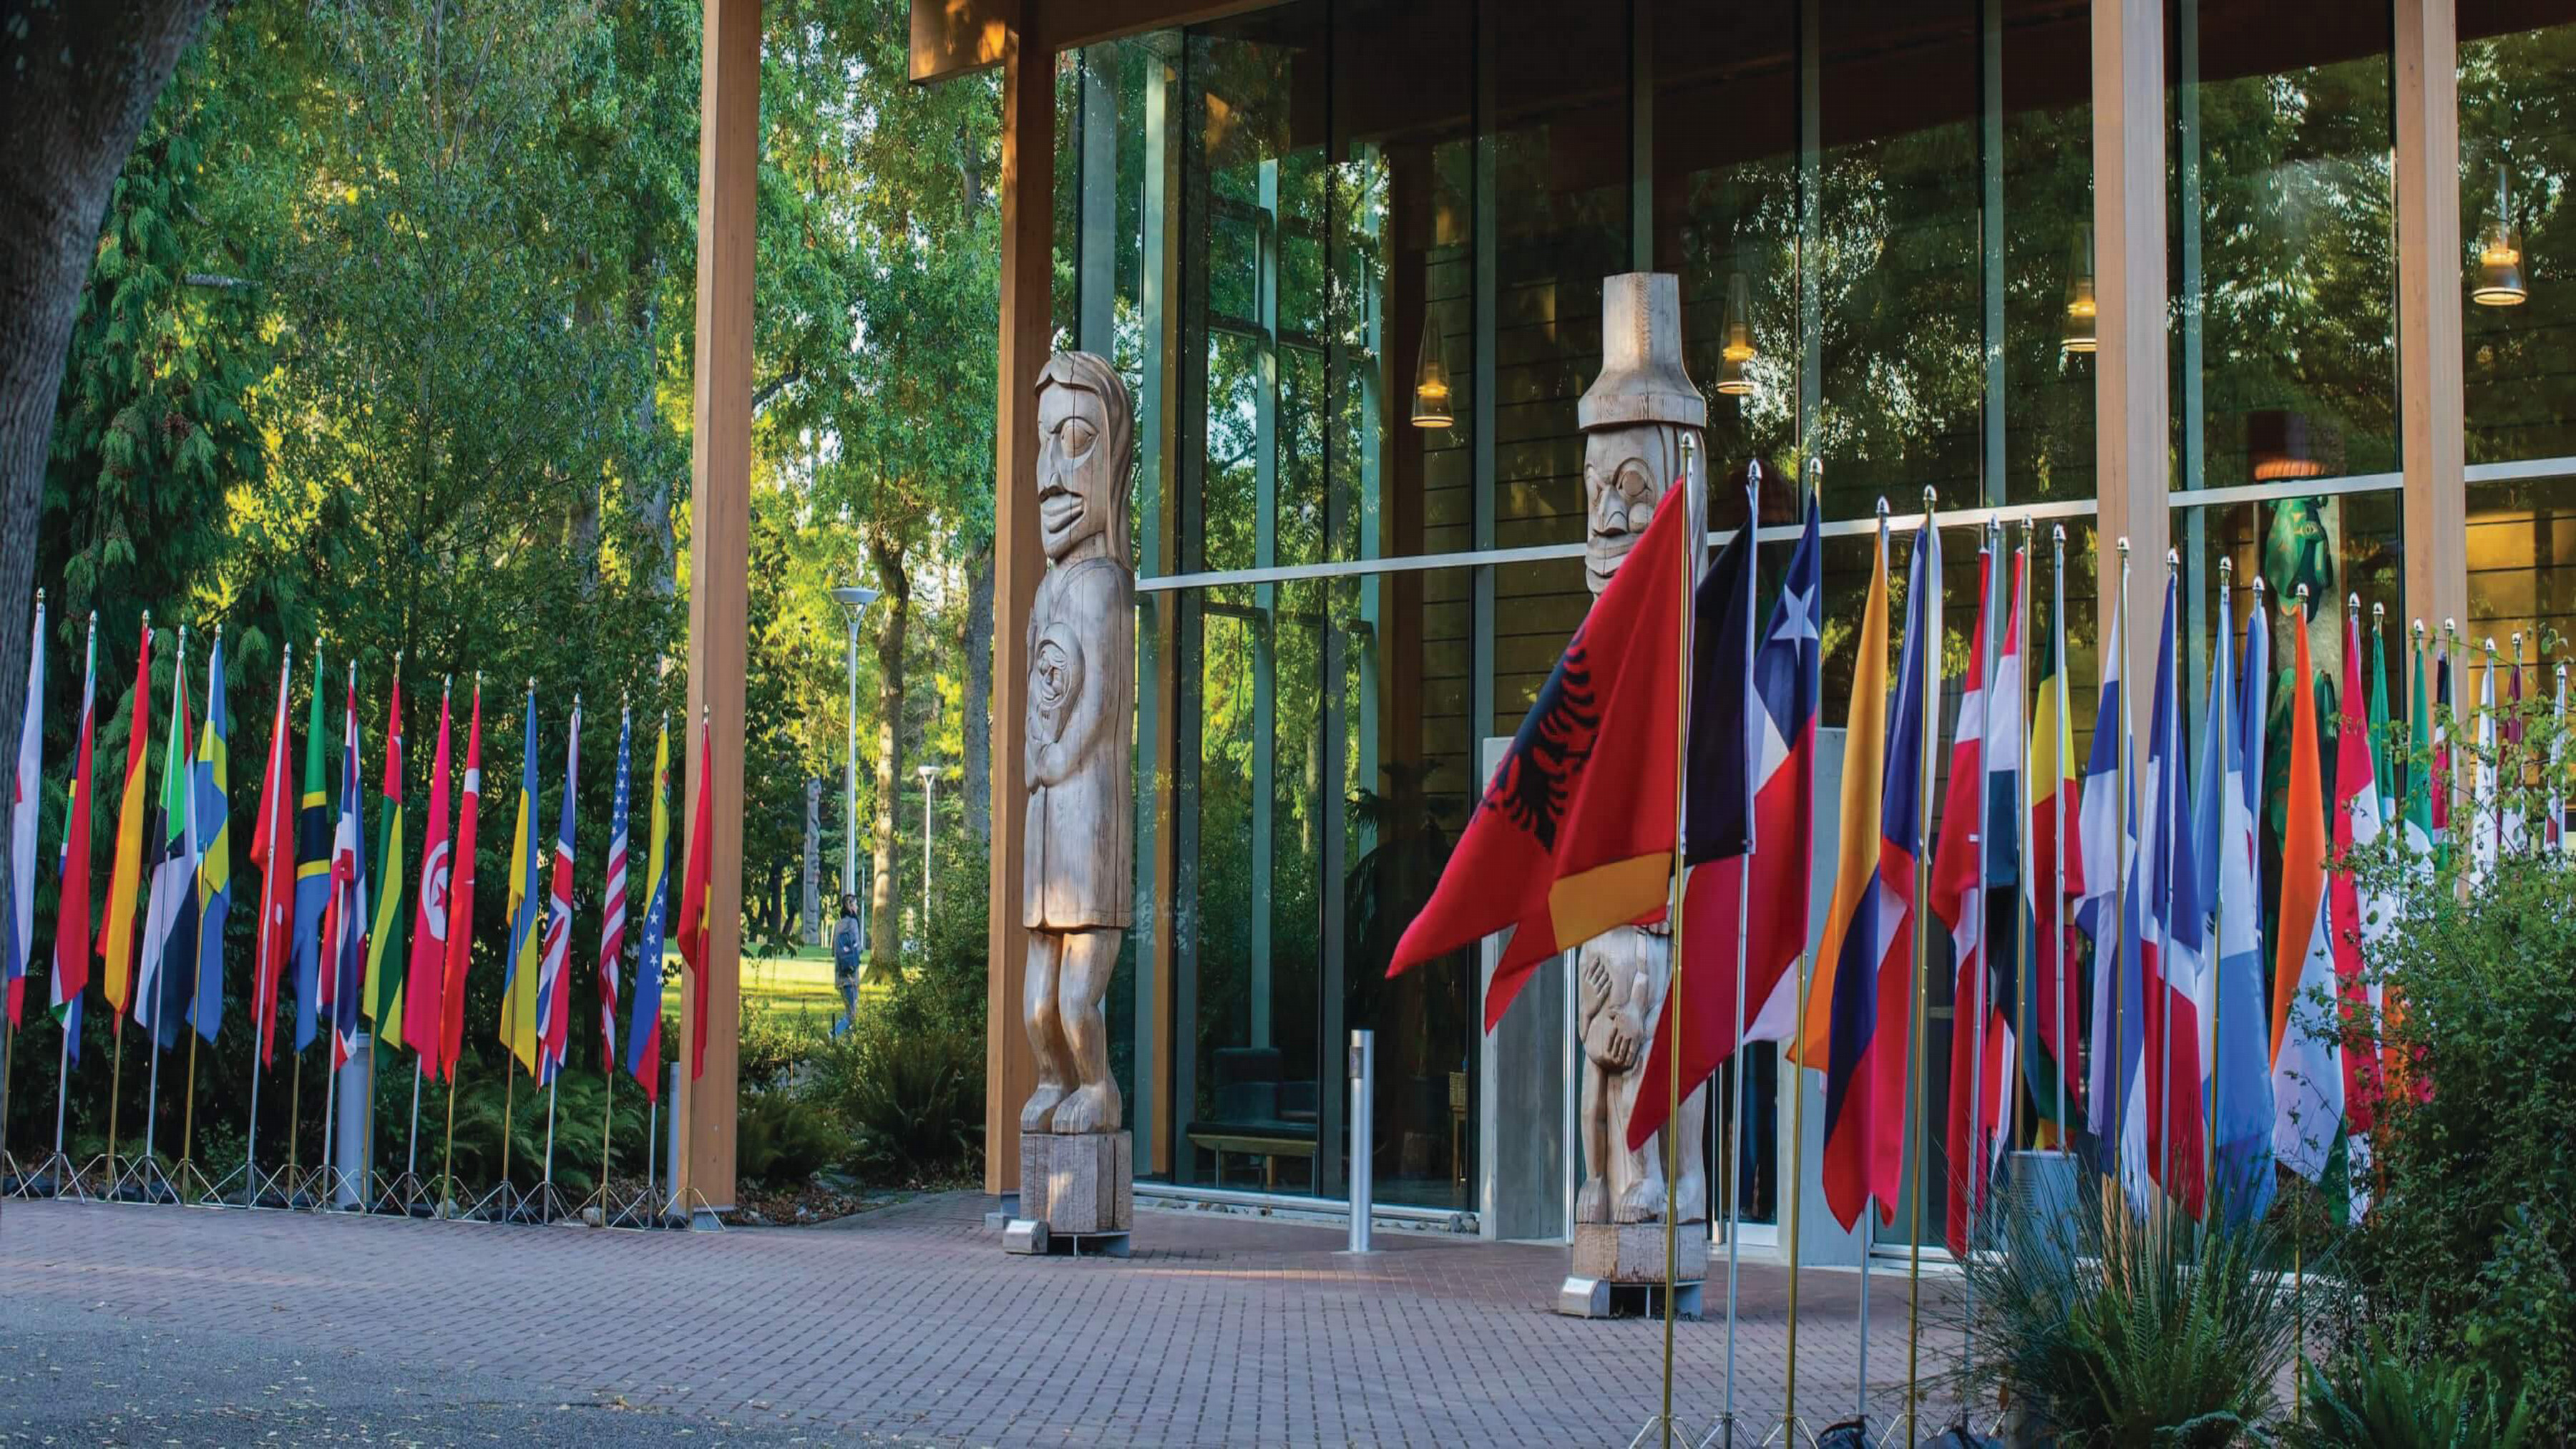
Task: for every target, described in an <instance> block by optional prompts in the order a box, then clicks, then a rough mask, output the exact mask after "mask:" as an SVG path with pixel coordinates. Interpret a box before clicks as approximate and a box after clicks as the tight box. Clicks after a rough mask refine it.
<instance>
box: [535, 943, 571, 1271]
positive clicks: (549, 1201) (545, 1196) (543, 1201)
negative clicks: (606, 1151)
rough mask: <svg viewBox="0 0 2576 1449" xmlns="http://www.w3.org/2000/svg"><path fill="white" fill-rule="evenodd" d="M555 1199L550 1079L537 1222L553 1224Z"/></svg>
mask: <svg viewBox="0 0 2576 1449" xmlns="http://www.w3.org/2000/svg"><path fill="white" fill-rule="evenodd" d="M565 934H566V935H567V936H569V935H570V934H571V932H570V930H569V929H567V930H566V932H565ZM564 965H565V968H566V972H567V974H569V972H570V968H571V965H572V963H571V962H569V961H567V962H565V963H564ZM562 984H563V983H562V982H560V981H558V982H557V983H556V986H557V987H558V988H560V987H561V986H562ZM539 1052H540V1054H542V1052H543V1047H542V1045H541V1046H540V1047H539ZM554 1199H555V1084H554V1082H553V1081H552V1080H551V1079H549V1080H548V1081H547V1082H546V1162H545V1175H544V1176H542V1177H540V1178H538V1179H537V1221H539V1222H551V1221H552V1220H553V1218H554Z"/></svg>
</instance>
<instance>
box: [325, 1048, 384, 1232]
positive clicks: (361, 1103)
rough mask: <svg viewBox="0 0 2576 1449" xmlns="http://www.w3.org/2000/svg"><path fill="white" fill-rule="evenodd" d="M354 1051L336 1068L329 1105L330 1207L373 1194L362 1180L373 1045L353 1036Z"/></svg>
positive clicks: (371, 1114) (371, 1106) (371, 1104)
mask: <svg viewBox="0 0 2576 1449" xmlns="http://www.w3.org/2000/svg"><path fill="white" fill-rule="evenodd" d="M357 1043H358V1045H357V1048H356V1050H354V1051H352V1052H351V1053H350V1054H349V1060H348V1061H346V1062H344V1063H342V1064H341V1067H340V1091H339V1095H338V1097H337V1098H336V1100H335V1101H334V1102H333V1107H334V1109H335V1110H336V1111H337V1112H338V1114H339V1118H340V1120H339V1121H337V1122H334V1123H332V1124H331V1165H332V1166H333V1167H335V1168H337V1169H339V1176H338V1177H337V1178H336V1179H335V1180H334V1182H333V1186H332V1192H331V1206H333V1207H335V1208H341V1209H344V1210H345V1209H349V1208H354V1207H356V1206H358V1205H359V1204H360V1203H361V1202H363V1201H364V1200H365V1199H366V1197H367V1196H368V1194H369V1193H371V1192H373V1191H374V1188H373V1186H372V1185H371V1184H369V1183H368V1182H367V1181H366V1176H367V1129H368V1127H369V1126H370V1125H371V1124H372V1123H373V1122H374V1120H375V1095H376V1094H375V1067H376V1049H375V1043H374V1041H373V1040H372V1039H370V1038H369V1036H368V1035H367V1033H365V1032H363V1031H362V1032H360V1033H358V1035H357Z"/></svg>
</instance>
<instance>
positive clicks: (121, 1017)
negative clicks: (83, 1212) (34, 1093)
mask: <svg viewBox="0 0 2576 1449" xmlns="http://www.w3.org/2000/svg"><path fill="white" fill-rule="evenodd" d="M108 1011H109V1012H110V1013H111V1014H110V1017H109V1021H110V1023H111V1024H110V1027H109V1030H108V1035H109V1036H111V1037H113V1038H115V1045H114V1048H113V1049H112V1051H111V1052H110V1054H109V1059H108V1064H107V1195H108V1196H109V1197H110V1198H114V1197H115V1196H116V1187H117V1180H118V1178H119V1177H120V1176H121V1174H119V1173H118V1172H117V1170H116V1127H117V1122H116V1113H117V1105H118V1098H119V1097H121V1096H122V1095H123V1094H124V1091H125V1013H123V1012H121V1011H118V1010H117V1009H116V1007H115V1005H114V1003H110V1004H109V1006H108ZM65 1070H66V1071H68V1070H69V1068H68V1067H67V1068H65ZM56 1115H57V1116H59V1115H60V1113H59V1112H57V1114H56Z"/></svg>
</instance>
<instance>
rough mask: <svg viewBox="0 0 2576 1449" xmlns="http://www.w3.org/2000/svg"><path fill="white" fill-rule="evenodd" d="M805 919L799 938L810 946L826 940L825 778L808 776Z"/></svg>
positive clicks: (806, 793) (806, 796) (804, 880)
mask: <svg viewBox="0 0 2576 1449" xmlns="http://www.w3.org/2000/svg"><path fill="white" fill-rule="evenodd" d="M804 866H805V874H804V877H803V881H802V884H803V885H804V887H805V919H804V921H803V922H802V923H801V924H802V926H803V930H802V931H801V932H799V934H798V939H799V940H801V941H803V942H804V943H805V944H806V945H808V946H819V945H822V944H823V782H822V781H821V780H819V779H816V778H813V777H811V776H808V777H807V778H806V781H805V860H804Z"/></svg>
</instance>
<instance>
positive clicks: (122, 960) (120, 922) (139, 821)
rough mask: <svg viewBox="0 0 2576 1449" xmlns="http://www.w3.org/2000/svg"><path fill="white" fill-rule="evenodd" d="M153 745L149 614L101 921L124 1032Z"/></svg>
mask: <svg viewBox="0 0 2576 1449" xmlns="http://www.w3.org/2000/svg"><path fill="white" fill-rule="evenodd" d="M151 747H152V616H151V615H150V614H146V615H144V616H143V642H142V643H141V644H139V645H137V646H136V651H135V658H134V698H133V713H132V714H131V715H130V716H129V718H128V722H127V725H126V736H125V795H124V798H123V803H122V804H120V805H118V806H117V810H116V855H115V857H114V859H115V864H114V865H112V866H111V867H110V868H109V871H108V877H107V914H106V917H105V918H104V919H102V920H101V921H100V922H99V927H98V955H99V960H100V962H101V964H102V965H103V966H104V967H105V975H104V978H103V980H102V982H101V986H102V988H103V989H104V990H105V991H106V992H107V1009H108V1011H109V1012H110V1013H111V1015H110V1017H109V1019H110V1020H111V1021H113V1022H115V1023H116V1024H117V1029H118V1030H120V1031H121V1030H123V1029H124V1022H125V1012H126V1007H127V1005H128V1004H129V1002H130V1001H131V999H132V997H133V995H134V991H133V983H134V906H135V902H136V900H137V898H138V897H139V895H140V894H141V891H142V887H143V807H144V804H145V792H146V790H147V789H148V788H149V787H148V786H147V785H145V783H144V780H143V775H144V764H145V757H146V756H147V755H149V754H150V753H151Z"/></svg>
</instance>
